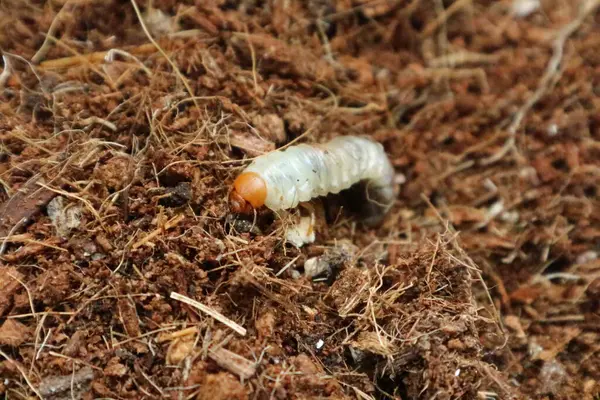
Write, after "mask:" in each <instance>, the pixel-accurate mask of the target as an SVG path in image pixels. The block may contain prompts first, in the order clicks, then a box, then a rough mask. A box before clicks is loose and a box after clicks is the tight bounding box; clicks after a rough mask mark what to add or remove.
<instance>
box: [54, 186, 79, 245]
mask: <svg viewBox="0 0 600 400" xmlns="http://www.w3.org/2000/svg"><path fill="white" fill-rule="evenodd" d="M65 202H66V201H65V198H64V197H62V196H58V197H55V198H54V199H52V201H50V203H48V207H47V208H46V211H47V212H48V217H50V221H52V225H54V227H55V228H56V232H57V233H58V235H59V236H60V237H65V236H67V235H68V234H69V232H70V231H71V230H72V229H75V228H77V227H78V226H79V224H80V223H81V208H80V207H79V206H77V205H74V204H65Z"/></svg>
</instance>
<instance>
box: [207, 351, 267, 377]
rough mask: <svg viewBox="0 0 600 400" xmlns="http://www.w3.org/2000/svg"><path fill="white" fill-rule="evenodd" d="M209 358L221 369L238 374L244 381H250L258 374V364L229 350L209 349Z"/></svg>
mask: <svg viewBox="0 0 600 400" xmlns="http://www.w3.org/2000/svg"><path fill="white" fill-rule="evenodd" d="M208 356H209V357H210V358H211V359H212V360H213V361H215V362H216V363H217V364H218V365H219V367H221V368H223V369H226V370H227V371H229V372H231V373H234V374H236V375H237V376H239V377H240V378H242V379H249V378H251V377H252V376H253V375H254V374H255V373H256V363H255V362H254V361H250V360H248V359H247V358H244V357H242V356H240V355H238V354H236V353H234V352H232V351H229V350H227V349H222V348H219V349H216V350H213V349H209V351H208Z"/></svg>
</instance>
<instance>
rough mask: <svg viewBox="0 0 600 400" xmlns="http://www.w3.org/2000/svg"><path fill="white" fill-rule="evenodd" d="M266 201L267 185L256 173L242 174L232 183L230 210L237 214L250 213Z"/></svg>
mask: <svg viewBox="0 0 600 400" xmlns="http://www.w3.org/2000/svg"><path fill="white" fill-rule="evenodd" d="M266 199H267V183H266V182H265V180H264V179H263V178H261V177H260V175H258V174H257V173H256V172H242V173H241V174H240V176H238V177H237V178H236V180H235V181H234V182H233V190H232V191H231V194H230V195H229V201H230V203H231V209H232V210H233V211H234V212H237V213H250V212H252V208H259V207H261V206H262V205H264V204H265V200H266Z"/></svg>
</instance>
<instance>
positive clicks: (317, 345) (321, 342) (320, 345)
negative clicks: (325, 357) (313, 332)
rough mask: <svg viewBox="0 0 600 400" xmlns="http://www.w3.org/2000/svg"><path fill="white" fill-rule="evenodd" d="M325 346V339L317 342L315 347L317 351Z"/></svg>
mask: <svg viewBox="0 0 600 400" xmlns="http://www.w3.org/2000/svg"><path fill="white" fill-rule="evenodd" d="M324 345H325V342H324V341H323V339H319V341H318V342H317V344H316V345H315V347H316V348H317V350H321V349H322V348H323V346H324Z"/></svg>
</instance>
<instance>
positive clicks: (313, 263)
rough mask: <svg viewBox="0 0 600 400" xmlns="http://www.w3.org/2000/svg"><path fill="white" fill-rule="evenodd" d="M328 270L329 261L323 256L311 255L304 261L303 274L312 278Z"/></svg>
mask: <svg viewBox="0 0 600 400" xmlns="http://www.w3.org/2000/svg"><path fill="white" fill-rule="evenodd" d="M328 270H329V263H328V262H327V261H326V260H324V259H323V257H312V258H309V259H308V260H306V261H305V262H304V276H306V277H307V278H314V277H315V276H319V275H321V274H323V273H324V272H327V271H328Z"/></svg>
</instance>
